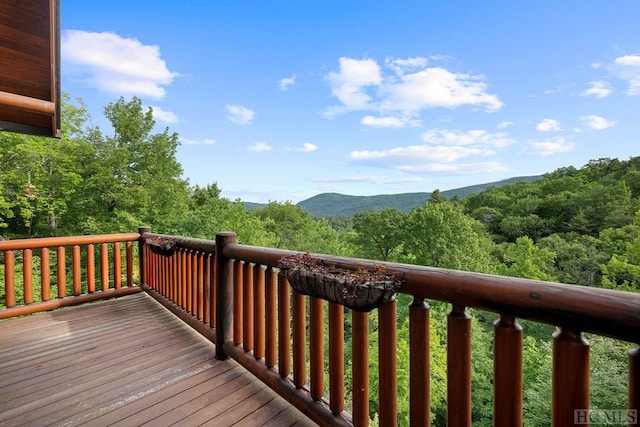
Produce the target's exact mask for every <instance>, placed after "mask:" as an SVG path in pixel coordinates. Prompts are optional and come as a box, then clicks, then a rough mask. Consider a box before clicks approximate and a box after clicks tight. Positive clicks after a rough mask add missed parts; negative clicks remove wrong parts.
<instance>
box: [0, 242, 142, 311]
mask: <svg viewBox="0 0 640 427" xmlns="http://www.w3.org/2000/svg"><path fill="white" fill-rule="evenodd" d="M139 237H140V235H139V234H138V233H126V234H109V235H101V236H75V237H51V238H43V239H19V240H3V241H0V257H2V258H3V259H4V261H3V262H2V264H3V266H4V274H3V275H2V277H1V278H0V280H3V282H2V286H0V291H2V293H3V294H4V298H0V319H6V318H9V317H14V316H21V315H24V314H30V313H35V312H38V311H45V310H52V309H54V308H59V307H65V306H70V305H75V304H82V303H85V302H89V301H96V300H100V299H107V298H113V297H116V296H122V295H127V294H131V293H134V292H139V291H140V290H141V289H140V288H139V287H138V286H135V285H134V245H133V242H136V241H137V240H139ZM96 252H97V254H96ZM54 254H55V255H54ZM52 257H55V258H54V260H52ZM69 261H71V264H70V265H69ZM96 265H97V267H98V268H97V270H96Z"/></svg>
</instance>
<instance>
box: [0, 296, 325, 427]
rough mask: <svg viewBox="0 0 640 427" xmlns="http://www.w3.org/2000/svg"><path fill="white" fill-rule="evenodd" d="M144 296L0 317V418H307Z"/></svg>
mask: <svg viewBox="0 0 640 427" xmlns="http://www.w3.org/2000/svg"><path fill="white" fill-rule="evenodd" d="M214 354H215V346H214V345H213V344H211V343H210V342H208V341H206V340H205V339H204V338H202V337H201V336H200V335H198V334H197V333H196V332H195V331H193V330H192V329H191V328H189V327H188V326H187V325H186V324H184V323H183V322H182V321H180V320H179V319H178V318H177V317H175V316H174V315H173V314H171V313H170V312H169V311H167V310H166V309H165V308H164V307H162V306H161V305H159V304H158V303H157V302H156V301H155V300H153V299H152V298H151V297H150V296H148V295H146V294H145V293H139V294H135V295H130V296H126V297H122V298H117V299H113V300H109V301H104V302H99V303H91V304H85V305H82V306H78V307H70V308H64V309H59V310H54V311H51V312H47V313H39V314H35V315H31V316H27V317H23V318H19V319H11V320H7V321H2V322H0V425H3V426H43V425H47V426H78V425H87V426H106V425H109V426H127V427H129V426H139V425H145V424H146V425H149V426H154V427H155V426H164V425H166V426H169V425H183V426H192V425H202V424H205V425H215V426H226V425H233V424H236V423H238V425H262V424H265V425H275V426H280V425H283V426H284V425H293V424H297V425H313V423H312V422H311V421H310V420H309V419H308V418H307V417H306V416H305V415H304V414H302V413H301V412H299V411H298V410H296V409H295V408H293V407H292V406H290V405H289V404H288V403H287V402H286V401H285V400H284V399H282V398H281V397H280V396H278V395H277V394H276V393H275V392H273V391H272V390H270V389H269V388H268V387H266V386H265V385H264V384H263V383H262V382H260V381H259V380H258V379H256V378H255V377H253V376H252V375H251V374H250V373H248V372H247V371H246V370H245V369H244V368H242V367H241V366H239V365H238V364H237V363H236V362H234V361H232V360H226V361H218V360H216V359H215V358H214Z"/></svg>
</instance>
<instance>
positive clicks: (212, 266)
mask: <svg viewBox="0 0 640 427" xmlns="http://www.w3.org/2000/svg"><path fill="white" fill-rule="evenodd" d="M209 295H210V299H209V313H210V314H209V326H211V327H212V328H215V327H216V298H217V294H216V256H215V255H211V256H210V257H209Z"/></svg>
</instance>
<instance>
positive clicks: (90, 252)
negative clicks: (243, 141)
mask: <svg viewBox="0 0 640 427" xmlns="http://www.w3.org/2000/svg"><path fill="white" fill-rule="evenodd" d="M95 262H96V260H95V254H94V247H93V245H92V244H88V245H87V292H89V293H93V292H95V291H96V264H95Z"/></svg>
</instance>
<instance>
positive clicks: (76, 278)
mask: <svg viewBox="0 0 640 427" xmlns="http://www.w3.org/2000/svg"><path fill="white" fill-rule="evenodd" d="M80 270H81V267H80V246H78V245H73V247H72V248H71V277H72V278H73V279H72V280H73V295H74V296H78V295H80V294H81V293H82V279H81V274H80V273H81V272H80Z"/></svg>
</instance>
